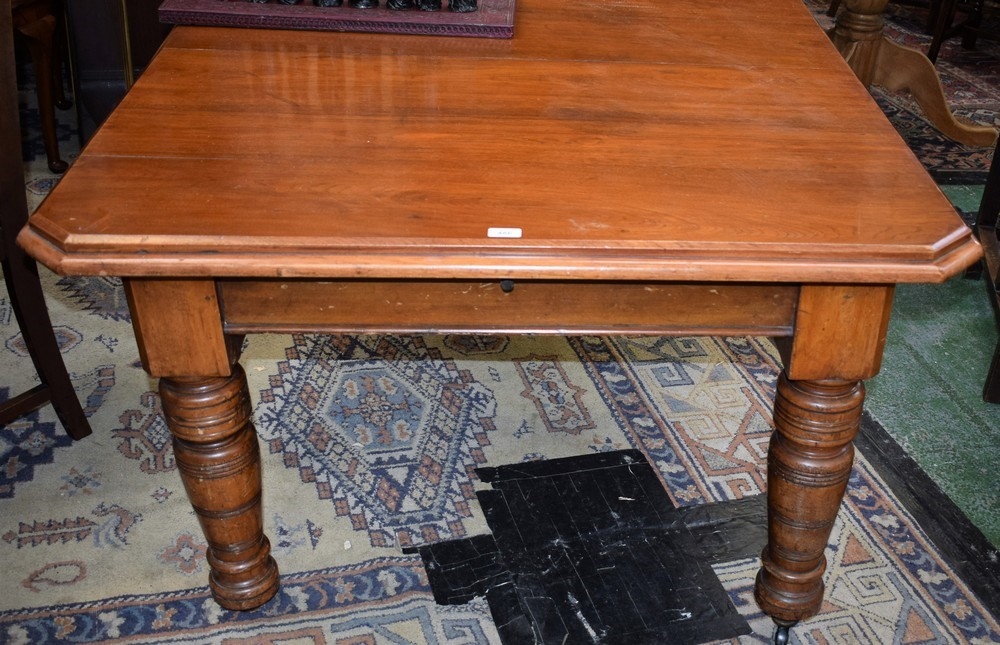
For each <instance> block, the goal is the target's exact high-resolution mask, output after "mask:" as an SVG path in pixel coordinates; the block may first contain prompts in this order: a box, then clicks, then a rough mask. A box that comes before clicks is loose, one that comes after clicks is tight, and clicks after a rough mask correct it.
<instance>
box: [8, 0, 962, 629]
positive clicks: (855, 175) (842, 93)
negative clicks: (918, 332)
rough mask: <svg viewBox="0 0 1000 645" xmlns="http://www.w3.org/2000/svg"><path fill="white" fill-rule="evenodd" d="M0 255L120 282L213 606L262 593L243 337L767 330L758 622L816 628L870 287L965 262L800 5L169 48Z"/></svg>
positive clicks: (537, 18)
mask: <svg viewBox="0 0 1000 645" xmlns="http://www.w3.org/2000/svg"><path fill="white" fill-rule="evenodd" d="M761 43H767V46H761ZM491 229H500V236H499V237H496V236H491V234H490V231H491ZM494 235H496V231H494ZM20 242H21V243H22V244H23V245H24V246H25V247H26V248H27V249H28V250H29V252H31V253H32V254H33V255H34V256H35V257H37V258H38V259H39V260H41V261H42V262H44V263H46V264H47V265H48V266H50V267H51V268H53V269H55V270H56V271H59V272H61V273H68V274H89V275H116V276H121V277H123V278H124V279H125V284H126V289H127V293H128V296H129V301H130V306H131V311H132V315H133V325H134V328H135V331H136V335H137V338H138V340H139V345H140V351H141V354H142V358H143V364H144V366H145V368H146V369H147V370H148V371H149V372H150V373H151V374H152V375H153V376H157V377H160V379H161V381H160V392H161V396H162V398H163V408H164V412H165V415H166V417H167V423H168V425H169V427H170V430H171V432H172V433H173V434H174V437H175V452H176V457H177V463H178V465H179V468H180V471H181V476H182V478H183V480H184V482H185V485H186V488H187V491H188V494H189V496H190V498H191V501H192V504H193V505H194V507H195V509H196V511H197V513H198V516H199V519H200V521H201V524H202V528H203V530H204V531H205V535H206V537H207V539H208V542H209V545H210V556H209V562H210V564H211V567H212V573H211V584H212V589H213V593H214V594H215V597H216V599H217V600H218V601H219V602H220V603H221V604H222V605H223V606H225V607H229V608H235V609H246V608H252V607H256V606H259V605H260V604H262V603H264V602H266V601H267V600H268V599H269V598H270V597H271V596H272V595H273V594H274V593H275V591H276V589H277V585H278V573H277V566H276V564H275V562H274V560H273V559H272V558H271V557H270V551H269V546H268V542H267V538H266V537H265V536H264V534H263V532H262V524H261V505H260V493H261V483H260V460H259V456H258V452H257V451H258V448H257V439H256V436H255V434H254V429H253V424H252V422H251V419H250V404H249V397H248V394H247V388H246V382H245V378H244V375H243V372H242V370H241V369H240V367H239V364H238V362H237V361H238V358H239V351H238V350H239V347H240V344H241V339H242V337H243V335H244V334H247V333H259V332H269V331H282V332H285V331H318V332H324V331H325V332H335V331H353V332H475V333H520V332H530V333H560V334H567V333H656V334H722V333H731V334H761V335H768V336H773V337H775V338H776V339H777V342H778V345H779V349H780V351H781V354H782V359H783V363H784V374H783V376H782V378H781V381H780V383H779V386H778V393H777V397H776V401H775V411H774V421H775V426H776V432H775V434H774V436H773V438H772V440H771V446H770V453H769V465H768V504H769V543H768V546H767V548H766V549H765V551H764V554H763V565H762V568H761V573H760V575H759V577H758V582H757V591H756V598H757V601H758V603H759V604H760V606H761V608H762V609H763V610H764V611H765V612H766V613H768V614H770V615H771V616H772V617H774V618H775V620H776V621H778V622H779V624H781V625H787V624H789V623H792V622H794V621H797V620H801V619H804V618H807V617H809V616H811V615H812V614H814V613H815V612H816V611H817V610H818V609H819V607H820V603H821V600H822V595H823V585H822V574H823V569H824V562H825V561H824V557H823V550H824V548H825V546H826V543H827V540H828V538H829V535H830V528H831V526H832V523H833V521H834V518H835V516H836V513H837V509H838V507H839V503H840V500H841V498H842V496H843V494H844V490H845V487H846V485H847V478H848V475H849V473H850V468H851V462H852V455H853V452H852V447H851V440H852V438H853V436H854V434H855V433H856V432H857V428H858V423H859V420H860V415H861V408H862V403H863V399H864V389H863V385H862V381H863V380H864V379H867V378H870V377H871V376H873V375H875V374H876V373H877V372H878V368H879V363H880V360H881V352H882V347H883V343H884V339H885V331H886V326H887V324H888V317H889V313H890V309H891V302H892V293H893V287H894V285H895V284H896V283H900V282H940V281H943V280H945V279H947V278H949V277H950V276H953V275H955V274H957V273H959V272H961V271H962V270H963V269H964V268H965V267H966V266H968V265H970V264H971V263H973V262H974V261H975V260H976V259H977V258H978V257H979V255H980V249H979V246H978V244H977V243H976V241H975V239H974V238H973V236H972V235H971V232H970V231H969V230H968V228H967V227H966V226H965V225H964V224H963V223H962V222H961V221H960V220H959V219H958V217H957V216H956V214H955V212H954V210H953V209H952V207H951V205H950V204H949V203H948V201H947V200H946V199H945V198H944V197H943V196H942V195H941V193H940V192H939V191H938V189H937V187H936V186H935V185H934V183H933V182H932V181H931V179H930V178H929V177H928V176H927V175H926V173H925V172H924V170H923V168H922V167H921V166H920V164H919V163H918V161H917V160H916V158H915V157H914V156H913V155H912V154H911V153H910V152H909V150H908V149H907V148H906V146H905V145H904V143H903V142H902V140H901V139H900V138H899V137H898V136H897V135H896V133H895V131H894V130H893V129H892V127H891V126H890V124H889V123H888V122H887V121H886V119H885V118H884V116H883V115H882V114H881V112H880V111H879V109H878V107H877V106H876V105H875V104H874V102H873V101H872V100H871V98H870V97H869V95H868V93H867V91H866V89H865V88H864V87H863V86H862V85H861V84H860V83H859V82H858V80H857V78H856V77H855V75H854V74H853V73H852V72H851V70H850V68H849V67H848V66H847V64H846V63H845V62H844V60H843V59H842V58H841V56H840V55H839V54H838V53H837V51H836V49H835V48H834V47H833V46H832V44H831V43H830V41H829V39H828V38H827V37H826V35H825V34H824V33H823V32H822V31H821V30H820V29H819V27H818V26H817V25H816V23H815V21H814V20H813V18H812V16H811V15H810V14H809V13H808V11H807V10H806V8H805V7H804V6H803V5H802V3H801V2H800V0H747V1H746V2H741V3H722V2H720V3H705V2H702V1H696V0H673V1H671V2H668V3H665V2H660V1H658V0H630V1H629V2H610V1H607V0H577V1H574V2H569V1H568V0H521V1H520V2H519V4H518V7H517V15H516V23H515V29H514V37H513V38H512V39H510V40H488V39H471V38H432V37H417V36H398V35H392V36H389V35H373V34H349V33H313V32H286V31H277V30H238V29H224V28H202V27H182V28H177V29H175V30H174V31H173V32H172V33H171V35H170V37H169V38H168V40H167V42H166V43H165V45H164V47H163V48H162V49H161V51H160V53H159V54H158V56H157V57H156V59H155V60H154V61H153V62H152V64H151V65H150V67H149V68H148V69H147V71H146V72H145V74H144V75H143V77H142V78H141V79H140V80H139V82H138V83H137V84H136V86H135V88H134V89H133V91H132V92H131V93H130V94H129V95H128V96H127V97H126V98H125V100H124V101H123V102H122V104H121V105H120V106H119V108H118V109H117V110H116V112H115V113H114V114H113V115H112V116H111V117H110V118H109V120H108V121H107V123H106V124H105V125H104V127H103V128H102V129H101V130H100V132H98V134H97V136H96V137H95V138H94V139H93V140H92V141H91V143H90V144H89V145H88V146H87V148H86V150H85V151H84V152H83V154H82V155H81V156H80V158H79V159H78V160H77V161H76V162H75V164H74V165H73V167H72V168H71V169H70V171H69V172H68V173H67V175H66V177H65V178H64V179H63V180H62V182H61V183H60V184H59V186H58V187H57V188H56V190H55V191H54V192H53V194H52V195H51V196H50V197H49V199H48V200H47V201H46V202H45V203H44V204H43V206H42V208H41V209H40V210H39V211H38V212H37V213H36V215H35V216H34V217H33V218H32V220H31V221H30V223H29V225H28V227H27V228H26V229H25V230H24V231H23V232H22V234H21V236H20Z"/></svg>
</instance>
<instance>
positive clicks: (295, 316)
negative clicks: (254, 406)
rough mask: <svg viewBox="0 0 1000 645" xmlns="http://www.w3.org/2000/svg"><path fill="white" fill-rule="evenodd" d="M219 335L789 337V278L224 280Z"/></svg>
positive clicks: (793, 296)
mask: <svg viewBox="0 0 1000 645" xmlns="http://www.w3.org/2000/svg"><path fill="white" fill-rule="evenodd" d="M216 285H217V290H218V294H219V302H220V304H221V307H222V313H223V321H224V329H225V332H226V333H227V334H247V333H267V332H275V333H288V332H326V333H342V332H370V333H483V334H493V333H525V334H534V333H539V334H665V335H726V334H732V335H759V336H790V335H791V334H792V330H793V327H794V322H795V314H796V304H797V301H798V296H799V290H800V288H799V286H797V285H789V284H732V283H669V282H601V281H540V280H531V281H518V282H516V283H515V282H506V281H500V280H497V281H493V282H483V281H462V280H426V281H425V280H376V279H357V280H337V281H312V280H309V281H307V280H301V281H300V280H226V279H220V280H218V281H217V282H216Z"/></svg>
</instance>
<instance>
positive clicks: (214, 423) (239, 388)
mask: <svg viewBox="0 0 1000 645" xmlns="http://www.w3.org/2000/svg"><path fill="white" fill-rule="evenodd" d="M160 397H161V398H162V400H163V413H164V416H165V417H166V420H167V425H168V426H169V428H170V431H171V433H173V435H174V455H175V457H176V459H177V467H178V470H179V471H180V474H181V479H182V480H183V482H184V487H185V488H186V489H187V494H188V498H189V499H190V500H191V505H192V506H194V510H195V513H196V514H197V515H198V520H199V521H200V522H201V527H202V530H203V531H204V533H205V537H206V538H207V540H208V563H209V565H210V566H211V569H212V571H211V574H210V576H209V584H210V585H211V588H212V594H213V595H214V597H215V599H216V600H217V601H218V603H219V604H220V605H222V606H223V607H226V608H227V609H253V608H255V607H258V606H260V605H261V604H263V603H264V602H266V601H267V600H269V599H270V598H271V597H272V596H274V594H275V593H276V592H277V590H278V567H277V565H276V564H275V562H274V559H273V558H272V557H271V555H270V553H271V546H270V543H269V542H268V540H267V537H266V536H265V535H264V531H263V521H262V512H261V471H260V448H259V445H258V441H257V434H256V431H255V429H254V427H253V423H252V422H251V419H250V397H249V393H248V392H247V383H246V375H245V374H244V372H243V370H242V368H241V367H240V366H239V365H236V366H235V367H234V369H233V374H232V376H229V377H211V378H192V379H177V378H173V379H168V378H164V379H161V380H160Z"/></svg>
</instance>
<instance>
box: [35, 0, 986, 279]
mask: <svg viewBox="0 0 1000 645" xmlns="http://www.w3.org/2000/svg"><path fill="white" fill-rule="evenodd" d="M491 228H502V229H520V231H521V237H519V238H492V237H489V236H488V230H489V229H491ZM20 242H21V243H22V244H23V245H24V246H25V247H26V248H27V249H28V250H29V251H30V252H31V253H32V254H33V255H35V256H36V257H38V258H39V259H41V260H42V261H43V262H45V263H46V264H47V265H49V266H50V267H52V268H54V269H55V270H57V271H59V272H61V273H73V274H104V275H119V276H247V277H296V276H298V277H313V278H343V277H391V278H408V277H422V278H428V277H433V278H466V279H467V278H471V279H477V278H496V277H505V278H508V277H509V278H546V279H548V278H552V279H608V280H671V281H672V280H681V281H688V280H690V281H739V282H750V281H769V282H798V283H801V282H827V283H895V282H915V281H929V282H936V281H941V280H944V279H946V278H947V277H950V276H952V275H954V274H956V273H958V272H959V271H961V270H962V269H963V268H965V267H966V266H967V265H968V264H970V263H971V262H972V261H974V260H975V259H976V258H977V257H978V256H979V253H980V251H979V247H978V244H977V243H976V242H975V240H974V238H973V236H972V234H971V232H970V231H969V229H968V228H967V227H966V226H965V225H964V224H963V223H962V222H961V221H960V219H959V218H958V217H957V216H956V214H955V212H954V209H953V208H952V207H951V205H950V204H949V203H948V201H947V200H946V198H945V197H944V196H943V195H942V194H941V193H940V191H939V190H938V188H937V187H936V186H935V184H934V183H933V181H932V180H931V179H930V177H929V176H928V175H927V174H926V172H925V171H924V170H923V168H922V167H921V165H920V163H919V162H918V160H917V159H916V158H915V157H914V156H913V155H912V154H911V153H910V151H909V150H908V149H907V147H906V145H905V144H904V142H903V141H902V140H901V139H900V137H899V136H898V135H897V134H896V132H895V131H894V130H893V128H892V127H891V125H890V124H889V123H888V121H887V120H886V119H885V117H884V116H883V114H882V113H881V111H880V110H879V108H878V106H877V105H876V104H875V103H874V102H873V101H872V99H871V98H870V96H869V95H868V93H867V91H866V90H865V88H864V87H863V86H862V85H861V83H859V82H858V80H857V79H856V78H855V76H854V74H853V73H852V72H851V70H850V69H849V68H848V66H847V65H846V64H845V63H844V62H843V60H842V59H841V57H840V56H839V55H838V54H837V52H836V50H835V49H834V48H833V46H832V45H831V43H830V42H829V40H828V38H827V36H826V35H825V34H824V33H823V32H822V30H821V29H820V28H819V26H818V25H817V24H816V22H815V21H814V20H813V18H812V16H810V14H809V13H808V11H807V9H806V8H805V6H804V5H803V4H802V2H801V0H745V1H743V2H705V1H704V0H671V1H670V2H663V1H662V0H572V1H570V0H519V3H518V7H517V13H516V23H515V27H514V37H513V38H512V39H510V40H489V39H469V38H446V37H425V36H403V35H375V34H352V33H331V32H302V31H295V32H292V31H279V30H256V29H227V28H210V27H178V28H175V29H174V31H173V32H172V33H171V35H170V36H169V38H168V39H167V41H166V43H165V44H164V46H163V48H162V50H161V51H160V52H159V54H158V55H157V56H156V58H155V60H154V61H153V62H152V64H151V65H150V66H149V68H148V69H147V70H146V71H145V72H144V74H143V75H142V77H141V78H140V79H139V81H138V83H137V84H136V85H135V87H134V88H133V89H132V91H131V92H130V93H129V94H128V95H127V96H126V97H125V99H124V101H123V102H122V104H121V106H120V107H119V108H118V109H117V110H116V111H115V112H114V114H112V116H111V117H110V118H109V119H108V121H107V122H106V123H105V124H104V126H103V127H102V128H101V129H100V131H99V132H98V133H97V135H96V136H95V137H94V139H93V140H92V141H91V142H90V143H89V144H88V145H87V147H86V149H85V150H84V151H83V152H82V154H81V155H80V157H79V159H77V160H76V162H75V163H74V164H73V167H72V168H71V169H70V171H69V172H68V173H67V174H66V176H65V177H64V178H63V179H62V181H61V182H60V184H59V185H58V186H57V188H56V189H55V190H54V191H53V193H52V195H51V196H50V197H49V198H48V199H47V200H46V202H45V203H44V204H43V205H42V207H41V208H40V209H39V211H38V212H37V213H36V214H35V215H34V217H33V218H32V219H31V221H30V223H29V225H28V227H27V228H26V229H25V230H24V231H23V232H22V235H21V237H20Z"/></svg>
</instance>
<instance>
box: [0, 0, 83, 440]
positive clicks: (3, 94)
mask: <svg viewBox="0 0 1000 645" xmlns="http://www.w3.org/2000/svg"><path fill="white" fill-rule="evenodd" d="M20 141H21V127H20V121H19V118H18V113H17V77H16V73H15V69H14V43H13V27H12V21H11V12H10V3H9V2H2V3H0V264H2V268H3V276H4V281H5V282H6V284H7V292H8V296H9V297H10V301H11V304H12V305H13V308H14V315H15V317H16V318H17V323H18V325H19V326H20V327H21V334H22V336H24V341H25V344H26V346H27V348H28V353H29V355H30V356H31V361H32V363H33V364H34V366H35V369H36V370H37V372H38V376H39V379H40V380H41V385H39V386H38V387H36V388H33V389H32V390H30V391H28V392H26V393H25V394H23V395H20V396H16V397H14V398H12V399H10V400H9V401H7V402H5V403H4V404H3V405H2V406H0V425H3V424H6V423H9V422H10V421H11V420H13V419H15V418H17V417H18V416H20V415H22V414H24V413H25V412H28V411H31V410H33V409H34V408H37V407H38V406H39V405H42V404H43V403H45V402H46V401H51V402H52V406H53V407H54V408H55V411H56V415H57V416H58V417H59V420H60V421H61V422H62V424H63V427H64V428H65V429H66V432H67V433H68V434H69V435H70V436H71V437H73V438H74V439H80V438H82V437H85V436H87V435H88V434H90V432H91V430H90V424H89V423H88V421H87V417H86V415H85V414H84V412H83V408H82V407H81V406H80V401H79V399H78V398H77V396H76V392H75V391H74V390H73V383H72V382H71V381H70V378H69V374H67V372H66V365H65V364H64V363H63V359H62V354H61V353H60V351H59V343H58V342H57V341H56V337H55V334H54V333H53V331H52V321H51V320H50V319H49V312H48V309H47V308H46V305H45V295H44V293H43V292H42V284H41V282H40V281H39V279H38V265H36V264H35V261H34V260H33V259H31V258H30V257H29V256H28V255H27V254H26V253H25V252H24V251H23V250H22V249H21V248H20V247H19V246H17V243H16V242H15V237H16V235H17V233H18V232H19V231H20V230H21V228H22V227H23V226H24V224H25V222H27V220H28V205H27V198H26V197H25V194H24V168H23V166H22V163H23V162H22V161H21V154H20V152H21V145H20Z"/></svg>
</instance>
